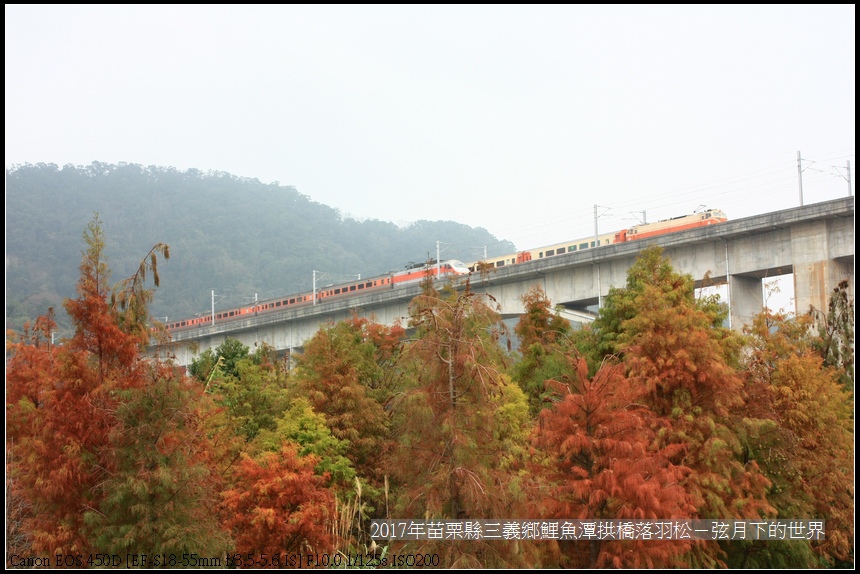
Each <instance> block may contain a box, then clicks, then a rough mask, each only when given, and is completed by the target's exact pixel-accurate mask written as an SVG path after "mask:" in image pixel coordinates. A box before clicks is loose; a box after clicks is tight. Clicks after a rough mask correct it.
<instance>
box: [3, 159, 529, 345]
mask: <svg viewBox="0 0 860 574" xmlns="http://www.w3.org/2000/svg"><path fill="white" fill-rule="evenodd" d="M95 213H98V216H99V218H100V219H101V221H102V227H103V229H104V230H105V233H106V238H107V243H106V250H107V255H108V262H109V265H110V268H111V270H112V273H113V275H112V280H113V281H119V280H120V279H123V278H125V277H127V276H129V275H131V274H132V273H133V271H134V270H135V269H136V268H137V265H138V264H139V263H140V260H141V259H142V258H143V256H144V255H145V254H146V253H147V252H148V250H149V249H150V248H151V247H152V246H153V245H154V244H156V243H159V242H163V243H167V244H168V245H169V246H170V255H171V256H170V260H169V261H161V262H160V263H159V276H160V279H161V286H160V287H159V288H158V289H157V290H156V294H155V301H154V302H153V305H152V313H153V315H154V316H160V317H165V316H167V317H172V318H178V317H180V316H183V317H184V316H190V315H194V314H196V313H201V312H208V310H209V309H210V305H211V291H212V290H215V293H216V307H217V308H222V309H226V308H229V307H233V306H238V305H242V304H246V303H249V302H251V301H253V300H254V296H255V294H256V295H257V297H258V298H259V299H264V298H267V297H275V296H280V295H286V294H289V293H295V292H301V291H306V290H307V291H309V290H310V289H311V288H312V273H313V270H317V271H318V272H325V273H326V274H327V275H328V276H329V278H328V279H326V281H328V282H332V279H331V278H334V277H337V276H342V277H344V278H345V277H346V276H348V275H353V276H354V275H355V274H359V273H360V274H361V275H362V277H370V276H372V275H376V274H382V273H386V272H388V271H392V270H396V269H402V268H403V266H404V265H405V264H406V263H409V262H417V261H424V260H426V259H427V257H428V255H429V256H431V257H435V251H436V242H437V241H442V242H443V243H445V244H446V245H448V247H447V249H446V250H445V252H444V258H455V259H462V260H464V261H468V260H474V259H477V258H478V257H479V256H480V255H481V253H479V252H478V251H477V250H476V249H475V246H483V245H486V246H487V252H488V255H490V256H492V255H501V254H504V253H508V252H512V251H514V246H513V244H511V243H510V242H508V241H499V240H498V239H496V238H495V237H493V236H492V235H490V233H489V232H488V231H487V230H485V229H483V228H477V229H475V228H471V227H468V226H466V225H463V224H460V223H455V222H453V221H432V222H431V221H418V222H415V223H413V224H411V225H410V226H408V227H406V228H400V227H398V226H396V225H395V224H393V223H388V222H383V221H379V220H368V221H356V220H354V219H351V218H345V217H342V216H341V214H340V213H339V212H338V211H337V210H336V209H334V208H331V207H328V206H326V205H322V204H320V203H318V202H315V201H313V200H312V199H311V198H310V197H308V196H305V195H302V194H301V193H299V192H298V191H297V190H296V189H295V188H294V187H291V186H285V185H281V184H278V183H272V184H264V183H261V182H260V181H259V180H257V179H250V178H244V177H237V176H234V175H231V174H228V173H223V172H207V173H203V172H201V171H199V170H194V169H190V170H188V171H179V170H177V169H174V168H171V167H156V166H149V167H144V166H141V165H136V164H125V163H121V164H118V165H112V164H104V163H98V162H95V163H92V164H91V165H89V166H71V165H67V166H64V167H62V168H60V167H58V166H56V165H53V164H36V165H30V164H27V165H23V166H14V167H13V168H11V169H7V171H6V327H7V328H14V329H18V328H20V326H21V325H22V324H23V322H24V321H26V320H28V319H35V318H36V317H37V316H38V315H40V314H43V313H44V312H45V311H46V310H47V308H48V306H49V305H53V306H54V307H55V309H57V310H61V309H62V301H63V299H64V298H67V297H73V296H74V295H75V283H76V281H77V278H78V276H79V271H78V268H79V266H80V263H81V253H82V251H83V250H84V249H85V244H84V241H83V238H82V234H83V232H84V230H85V229H86V227H87V224H88V223H89V222H90V221H92V219H93V216H94V214H95ZM60 322H61V324H62V323H63V322H64V318H63V317H60Z"/></svg>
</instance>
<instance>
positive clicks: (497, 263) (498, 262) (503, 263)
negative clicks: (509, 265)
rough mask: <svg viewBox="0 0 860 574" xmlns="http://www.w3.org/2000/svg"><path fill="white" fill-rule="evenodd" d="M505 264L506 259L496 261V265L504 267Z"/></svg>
mask: <svg viewBox="0 0 860 574" xmlns="http://www.w3.org/2000/svg"><path fill="white" fill-rule="evenodd" d="M504 266H505V262H504V261H496V267H504Z"/></svg>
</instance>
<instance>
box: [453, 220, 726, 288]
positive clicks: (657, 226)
mask: <svg viewBox="0 0 860 574" xmlns="http://www.w3.org/2000/svg"><path fill="white" fill-rule="evenodd" d="M724 221H728V218H727V217H726V214H725V213H723V211H721V210H719V209H705V210H702V211H697V212H696V213H691V214H689V215H681V216H678V217H673V218H670V219H664V220H661V221H657V222H655V223H643V224H641V225H634V226H633V227H630V228H629V229H622V230H621V231H616V232H612V233H604V234H602V235H598V236H597V239H595V238H594V236H591V237H585V238H582V239H574V240H570V241H565V242H564V243H556V244H553V245H545V246H543V247H537V248H535V249H529V250H526V251H518V252H516V253H509V254H507V255H500V256H498V257H490V258H487V259H481V260H478V261H472V262H470V263H467V264H466V267H468V268H469V270H470V271H472V272H473V273H474V272H477V271H480V270H481V269H494V268H497V267H504V266H507V265H515V264H517V263H525V262H526V261H531V260H533V259H544V258H546V257H553V256H555V255H563V254H565V253H573V252H575V251H584V250H586V249H593V248H594V247H600V246H603V245H611V244H613V243H625V242H628V241H638V240H641V239H647V238H649V237H656V236H658V235H665V234H667V233H676V232H678V231H684V230H687V229H695V228H697V227H705V226H707V225H715V224H717V223H723V222H724Z"/></svg>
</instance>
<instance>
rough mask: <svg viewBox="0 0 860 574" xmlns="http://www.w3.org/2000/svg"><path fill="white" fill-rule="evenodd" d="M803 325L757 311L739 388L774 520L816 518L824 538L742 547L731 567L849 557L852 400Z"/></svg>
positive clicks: (839, 561) (807, 322)
mask: <svg viewBox="0 0 860 574" xmlns="http://www.w3.org/2000/svg"><path fill="white" fill-rule="evenodd" d="M811 325H812V321H811V317H809V316H802V317H797V318H795V319H788V318H787V317H785V316H783V315H781V314H771V313H769V312H768V311H763V312H762V313H760V314H759V315H757V316H756V317H755V319H754V321H753V325H752V326H751V327H750V328H749V334H750V346H749V352H748V354H747V356H746V361H745V366H746V371H747V380H746V384H745V387H744V392H745V394H746V396H747V398H748V401H747V403H748V416H749V417H750V419H755V421H756V423H757V424H755V425H752V424H750V427H749V430H748V438H747V448H748V453H749V454H748V456H749V457H750V458H751V459H753V460H755V461H757V462H758V464H760V465H761V467H762V469H763V470H764V472H765V473H766V475H767V476H768V478H769V479H770V480H771V482H772V486H771V487H770V489H769V490H768V500H770V502H771V503H772V504H773V506H775V507H776V508H777V510H778V511H779V518H784V519H801V518H802V519H816V518H817V519H824V520H826V526H827V538H826V540H823V541H814V542H812V544H811V545H810V549H811V550H812V552H813V553H814V556H813V555H804V554H802V553H801V552H800V551H799V549H798V548H787V549H784V550H785V552H784V553H783V554H785V555H784V556H777V555H775V553H774V552H772V551H769V552H767V553H766V556H765V559H764V560H762V559H760V558H759V557H758V556H757V554H763V553H764V550H763V549H761V548H759V547H758V546H760V545H750V546H751V547H750V548H749V549H748V551H747V552H745V553H744V554H743V555H740V556H738V558H739V559H740V560H739V561H738V563H737V564H736V565H737V566H738V567H758V566H762V565H776V566H780V565H783V564H782V563H775V561H776V560H782V561H784V565H785V566H796V567H813V566H817V565H819V564H824V565H830V566H833V565H845V564H847V563H851V562H853V554H854V544H853V539H854V417H853V407H854V401H853V397H852V396H851V393H849V392H848V391H847V390H846V389H845V386H844V384H843V382H842V381H841V380H840V377H842V376H844V371H843V370H842V369H840V368H837V367H835V366H826V365H825V364H824V361H825V359H824V358H822V357H821V355H820V354H819V352H817V351H818V348H820V345H821V343H820V334H817V333H816V335H818V336H815V335H813V333H814V331H813V329H811ZM804 542H805V541H798V542H797V543H796V544H794V546H802V545H804ZM765 560H766V561H767V562H766V561H765Z"/></svg>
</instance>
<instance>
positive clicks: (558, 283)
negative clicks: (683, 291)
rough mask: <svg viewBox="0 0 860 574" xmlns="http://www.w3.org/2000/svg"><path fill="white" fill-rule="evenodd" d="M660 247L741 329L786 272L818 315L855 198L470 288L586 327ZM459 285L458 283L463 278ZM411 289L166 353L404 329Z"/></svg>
mask: <svg viewBox="0 0 860 574" xmlns="http://www.w3.org/2000/svg"><path fill="white" fill-rule="evenodd" d="M651 245H660V246H661V247H662V248H663V249H664V254H665V255H666V256H667V257H668V258H669V260H670V261H671V263H672V265H673V266H674V267H675V269H677V270H679V271H681V272H683V273H689V274H690V275H692V276H693V277H694V278H696V279H697V282H696V286H697V287H701V286H702V284H701V280H702V278H704V277H705V275H706V274H708V275H709V277H710V284H712V285H727V286H728V287H727V299H728V301H727V302H728V305H729V321H730V326H731V327H732V328H733V329H741V328H742V327H743V325H744V324H747V323H749V322H750V320H751V318H752V317H753V315H755V314H756V313H757V312H758V311H760V310H761V309H762V307H763V306H764V299H763V289H762V281H763V280H764V279H766V278H768V277H774V276H777V275H784V274H788V273H793V274H794V292H795V307H796V309H797V311H798V312H801V313H802V312H804V311H806V310H808V309H809V307H810V306H814V307H816V308H818V309H826V307H827V302H828V298H829V294H830V292H831V290H832V289H833V288H834V287H835V286H836V285H837V284H838V283H839V281H841V280H842V279H848V281H849V285H850V290H851V294H852V297H853V293H854V197H853V196H852V197H847V198H843V199H838V200H833V201H828V202H823V203H817V204H813V205H807V206H803V207H797V208H793V209H787V210H783V211H777V212H773V213H767V214H764V215H757V216H754V217H748V218H745V219H738V220H735V221H729V222H726V223H722V224H720V225H714V226H709V227H702V228H698V229H692V230H688V231H684V232H680V233H674V234H671V235H665V236H662V237H655V238H652V239H646V240H641V241H634V242H629V243H618V244H613V245H607V246H604V247H599V248H597V249H590V250H586V251H579V252H574V253H566V254H564V255H558V256H554V257H549V258H545V259H539V260H533V261H529V262H527V263H521V264H519V265H512V266H510V267H502V268H498V269H495V270H494V271H492V272H491V273H490V274H489V275H488V276H487V277H484V278H481V277H478V276H477V275H473V276H472V277H471V284H472V290H473V291H475V292H478V293H487V294H489V295H492V296H493V297H494V298H495V300H496V301H497V302H498V304H499V305H500V307H501V313H502V316H503V318H506V319H513V318H515V317H517V316H519V315H520V314H521V313H522V311H523V307H522V301H521V297H522V295H523V294H524V293H525V292H526V291H528V290H529V289H530V288H531V287H532V286H534V285H536V284H537V285H540V286H541V287H542V288H543V289H544V291H545V292H546V294H547V296H548V297H549V298H550V300H551V301H552V302H553V304H554V305H557V306H560V307H561V308H562V314H563V315H564V316H566V317H568V318H570V319H572V320H578V321H583V322H584V321H588V320H590V319H591V318H593V313H594V311H595V310H596V308H597V306H598V305H599V303H600V302H601V298H602V297H604V296H606V295H607V294H608V292H609V289H610V288H611V287H621V286H624V285H625V284H626V280H627V276H626V274H627V270H628V269H629V268H630V266H631V265H632V264H633V262H634V261H635V260H636V257H637V255H638V253H639V252H640V251H641V250H642V249H643V248H645V247H648V246H651ZM461 281H462V278H461ZM419 292H420V287H419V286H418V285H410V286H407V287H401V288H398V289H396V290H392V291H386V292H376V293H371V294H368V295H361V296H357V297H352V298H346V299H340V300H335V301H324V302H321V303H319V304H317V305H313V306H307V307H302V308H297V309H288V310H284V311H277V312H274V313H268V314H266V315H262V316H258V317H248V318H244V319H241V320H236V321H230V322H225V323H222V324H218V323H216V324H215V325H214V326H212V325H207V326H203V327H200V328H196V329H193V330H189V331H185V332H182V333H179V334H177V335H175V337H174V341H173V342H174V345H173V348H172V349H171V352H172V353H173V354H174V355H175V357H176V360H177V362H178V363H179V364H183V365H187V364H190V362H191V361H192V360H193V359H194V358H195V357H196V356H197V355H198V354H199V353H201V352H203V351H205V350H206V349H215V348H216V347H218V346H219V345H220V344H221V343H223V342H224V341H225V340H226V339H227V338H228V337H231V338H234V339H238V340H239V341H241V342H242V343H243V344H244V345H247V346H249V347H250V348H251V349H253V348H254V347H255V346H256V345H259V344H260V343H266V344H268V345H270V346H272V347H274V348H275V349H277V350H278V351H281V352H287V351H290V352H291V351H293V350H296V349H300V348H301V347H302V345H303V344H304V342H305V341H307V340H308V339H310V338H311V337H312V336H313V335H314V333H316V331H317V330H318V329H319V328H320V326H321V325H323V324H326V323H329V322H337V321H341V320H343V319H347V318H349V317H350V316H351V315H352V314H353V313H355V314H358V315H359V316H363V317H368V318H373V319H375V320H376V321H378V322H380V323H385V324H389V325H390V324H393V323H394V322H395V321H398V320H399V321H401V322H402V323H403V325H404V326H406V325H407V318H408V305H409V302H410V301H411V300H412V298H413V297H415V296H416V295H417V294H418V293H419Z"/></svg>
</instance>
